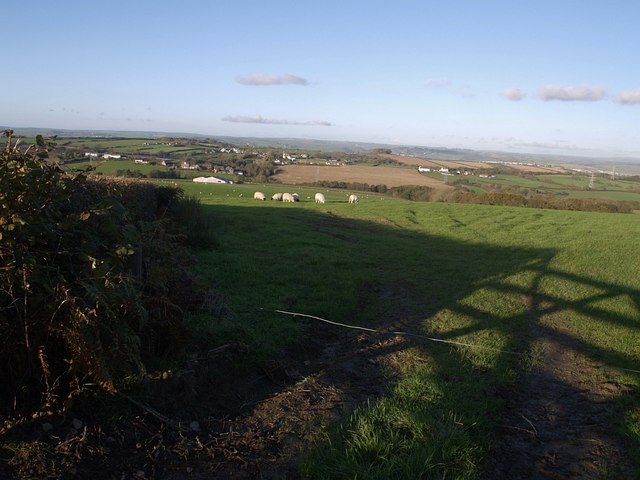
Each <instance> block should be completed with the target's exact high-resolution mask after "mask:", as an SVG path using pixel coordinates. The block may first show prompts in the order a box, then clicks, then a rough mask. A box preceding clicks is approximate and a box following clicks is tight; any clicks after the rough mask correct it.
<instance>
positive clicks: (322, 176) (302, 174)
mask: <svg viewBox="0 0 640 480" xmlns="http://www.w3.org/2000/svg"><path fill="white" fill-rule="evenodd" d="M274 178H275V179H276V180H278V181H280V182H282V183H287V184H297V183H313V182H319V181H337V182H362V183H368V184H369V185H386V186H387V187H397V186H400V185H421V186H425V187H431V188H434V189H439V190H450V189H452V188H453V187H450V186H448V185H445V184H444V183H443V182H442V181H441V180H437V179H434V178H431V177H428V176H426V175H422V174H420V173H419V172H418V170H417V169H408V168H395V167H369V166H354V165H342V166H338V167H327V166H318V165H286V166H283V167H279V168H278V172H277V173H276V175H275V176H274Z"/></svg>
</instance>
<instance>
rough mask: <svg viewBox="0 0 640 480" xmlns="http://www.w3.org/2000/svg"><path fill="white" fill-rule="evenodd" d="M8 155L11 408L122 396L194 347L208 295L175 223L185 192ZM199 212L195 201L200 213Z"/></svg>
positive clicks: (3, 214) (9, 149) (0, 241)
mask: <svg viewBox="0 0 640 480" xmlns="http://www.w3.org/2000/svg"><path fill="white" fill-rule="evenodd" d="M5 136H7V137H8V139H7V144H6V149H5V151H4V152H2V153H0V184H1V185H2V190H1V191H0V336H1V338H2V342H1V343H0V378H2V379H3V388H2V389H0V412H2V413H9V411H10V410H12V409H16V410H22V409H26V408H29V407H32V406H35V405H37V404H38V403H40V402H42V401H51V400H52V399H54V398H64V396H65V395H68V394H70V393H71V392H73V391H74V389H76V390H77V389H79V388H80V386H81V385H82V384H83V383H84V382H87V381H89V382H94V383H97V384H99V385H100V386H102V388H104V389H106V390H108V391H114V390H115V389H116V388H117V386H118V382H119V380H120V379H123V378H124V377H125V376H128V375H136V374H140V373H142V372H144V370H145V366H144V364H145V361H146V360H147V359H148V358H151V357H152V356H154V355H162V354H165V353H168V352H169V351H171V352H173V353H175V352H176V351H177V350H179V349H180V348H181V346H184V345H186V340H187V337H188V332H187V330H186V327H185V325H184V323H183V321H184V320H183V319H184V312H185V311H186V310H188V309H192V308H196V307H197V306H198V305H199V303H200V302H201V301H202V299H203V298H204V289H203V287H202V286H200V285H199V284H198V282H197V281H196V280H195V279H194V278H193V276H192V275H191V274H190V273H189V271H188V265H189V263H190V258H189V256H188V254H187V252H186V250H185V248H184V243H185V241H186V235H185V234H184V233H183V229H181V227H178V226H176V224H175V222H174V220H173V219H172V217H171V215H172V212H176V211H179V210H180V208H179V204H180V202H182V201H183V199H182V196H181V191H180V190H178V189H173V188H170V187H162V188H158V187H156V186H155V185H153V184H150V183H146V182H135V181H131V180H117V179H116V180H103V179H92V178H88V177H87V176H86V175H85V174H84V173H79V174H75V175H73V176H71V175H68V174H66V173H65V172H63V171H62V170H61V169H59V168H58V167H57V165H55V164H54V163H51V162H49V161H48V158H47V150H48V148H49V147H50V145H48V144H47V142H45V140H44V139H43V138H42V137H40V136H39V137H38V138H37V145H35V146H30V147H28V148H26V149H25V148H20V147H19V146H16V145H15V144H12V132H11V131H10V130H7V131H5ZM195 208H196V207H195V206H194V205H191V204H190V205H189V209H190V210H194V209H195Z"/></svg>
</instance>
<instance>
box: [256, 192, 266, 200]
mask: <svg viewBox="0 0 640 480" xmlns="http://www.w3.org/2000/svg"><path fill="white" fill-rule="evenodd" d="M253 199H254V200H266V198H265V196H264V193H262V192H256V193H254V194H253Z"/></svg>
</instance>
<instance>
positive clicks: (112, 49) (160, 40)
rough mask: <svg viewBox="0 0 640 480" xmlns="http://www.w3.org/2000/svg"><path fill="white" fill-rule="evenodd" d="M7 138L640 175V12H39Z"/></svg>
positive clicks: (412, 8) (186, 7) (453, 5)
mask: <svg viewBox="0 0 640 480" xmlns="http://www.w3.org/2000/svg"><path fill="white" fill-rule="evenodd" d="M12 9H13V11H11V9H9V10H7V8H5V15H4V17H3V20H2V24H3V25H2V28H1V29H0V42H1V44H2V45H3V46H4V49H3V58H2V61H1V63H0V65H2V66H0V71H1V72H2V75H0V85H2V87H3V88H2V95H0V124H2V125H7V126H11V127H15V128H17V127H55V128H70V129H85V128H86V129H111V130H113V129H115V130H145V131H149V130H153V131H169V132H191V133H202V134H207V135H211V136H216V135H233V136H259V137H298V138H316V139H327V140H351V141H361V142H379V143H397V144H412V145H426V146H434V147H463V148H474V149H495V150H505V151H517V152H532V153H553V154H575V155H599V156H634V157H638V158H640V130H639V128H638V126H639V125H640V123H639V120H640V62H638V59H639V54H638V46H639V45H640V29H639V28H638V25H637V22H638V18H640V2H637V1H636V0H624V1H620V0H609V1H608V2H603V1H590V0H582V1H569V0H553V1H546V0H538V1H523V2H515V1H492V0H485V1H483V2H479V1H477V0H469V1H466V0H465V1H456V0H450V1H429V0H423V1H402V0H399V1H396V2H389V1H376V0H371V1H366V2H365V1H348V0H342V1H333V0H324V1H323V2H301V1H299V0H298V1H280V0H272V1H268V2H265V1H240V0H235V1H227V0H217V1H195V0H193V1H190V0H181V1H180V2H178V1H175V2H174V1H163V0H155V1H147V0H128V1H126V2H125V1H120V0H112V1H86V0H84V1H70V0H69V1H67V0H59V1H58V2H49V1H44V0H41V1H29V0H23V1H21V2H16V3H14V4H13V7H12Z"/></svg>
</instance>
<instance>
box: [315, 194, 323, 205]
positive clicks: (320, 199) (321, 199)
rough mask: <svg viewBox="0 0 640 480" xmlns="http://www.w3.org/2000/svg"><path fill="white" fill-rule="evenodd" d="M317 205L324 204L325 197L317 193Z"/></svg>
mask: <svg viewBox="0 0 640 480" xmlns="http://www.w3.org/2000/svg"><path fill="white" fill-rule="evenodd" d="M316 203H324V195H323V194H322V193H316Z"/></svg>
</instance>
